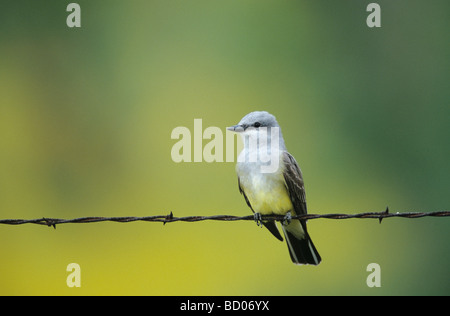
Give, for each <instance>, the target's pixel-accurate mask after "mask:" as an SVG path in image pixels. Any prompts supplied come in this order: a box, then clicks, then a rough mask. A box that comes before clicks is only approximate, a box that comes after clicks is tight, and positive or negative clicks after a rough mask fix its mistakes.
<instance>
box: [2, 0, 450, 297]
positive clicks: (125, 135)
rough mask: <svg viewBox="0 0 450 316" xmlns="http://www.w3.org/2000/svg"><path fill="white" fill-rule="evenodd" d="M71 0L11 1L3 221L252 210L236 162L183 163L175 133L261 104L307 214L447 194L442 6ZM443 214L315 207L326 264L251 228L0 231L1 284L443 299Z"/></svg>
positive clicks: (421, 201) (422, 205) (224, 120)
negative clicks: (294, 167)
mask: <svg viewBox="0 0 450 316" xmlns="http://www.w3.org/2000/svg"><path fill="white" fill-rule="evenodd" d="M69 2H71V1H61V0H54V1H44V0H41V1H35V0H29V1H22V0H14V1H3V2H2V4H1V5H0V218H3V219H4V218H27V219H30V218H42V217H56V218H74V217H81V216H147V215H160V214H161V215H165V214H168V213H169V212H170V211H172V212H173V213H174V215H175V216H187V215H214V214H232V215H249V214H251V211H250V210H249V209H248V207H247V206H246V204H245V201H244V199H243V197H242V196H240V194H239V191H238V187H237V180H236V175H235V171H234V163H205V162H203V163H180V164H176V163H174V162H173V161H172V160H171V156H170V152H171V148H172V146H173V145H174V144H175V143H176V140H172V139H171V138H170V135H171V132H172V130H173V129H174V128H175V127H177V126H186V127H188V128H190V129H191V130H192V129H193V122H194V119H195V118H201V119H203V128H206V127H208V126H218V127H221V128H223V129H224V128H225V127H226V126H229V125H232V124H236V123H237V122H238V121H239V120H240V119H241V117H242V116H244V115H245V114H247V113H248V112H250V111H254V110H267V111H269V112H271V113H273V114H274V115H275V116H276V117H277V119H278V121H279V123H280V124H281V126H282V127H283V134H284V138H285V140H286V144H287V147H288V149H289V151H290V152H291V153H292V154H293V155H294V156H295V157H296V158H297V161H298V162H299V164H300V166H301V168H302V170H303V173H304V178H305V183H306V190H307V200H308V208H309V212H310V213H334V212H342V213H358V212H366V211H383V210H384V208H385V207H386V205H389V207H390V208H391V211H393V212H395V211H400V212H405V211H434V210H444V209H448V208H449V207H450V194H449V188H450V177H449V175H450V167H449V155H450V144H449V135H450V124H449V123H450V108H449V107H450V105H449V101H450V75H449V74H450V58H449V56H450V42H449V31H450V20H449V18H448V12H449V11H450V3H449V2H448V1H447V0H442V1H439V0H433V1H413V0H408V1H406V0H404V1H402V0H397V1H377V3H379V4H380V6H381V10H382V11H381V19H382V20H381V21H382V27H381V28H377V29H371V28H368V27H367V25H366V18H367V15H368V13H367V12H366V6H367V4H368V3H370V2H371V1H365V2H364V1H357V0H352V1H350V0H347V1H312V0H311V1H279V0H277V1H275V0H273V1H260V0H259V1H256V0H255V1H237V0H236V1H220V2H219V1H194V0H192V1H148V0H142V1H118V0H115V1H86V0H80V1H76V2H77V3H79V4H80V6H81V23H82V24H81V25H82V27H81V28H78V29H71V28H68V27H67V26H66V18H67V15H68V14H69V13H68V12H66V6H67V4H68V3H69ZM207 142H208V141H204V144H205V143H207ZM449 225H450V219H447V218H423V219H397V218H392V219H386V220H384V221H383V223H382V224H381V225H380V224H379V223H378V220H369V219H366V220H358V219H353V220H340V221H336V220H327V219H318V220H311V221H310V222H309V225H308V226H309V231H310V234H311V236H312V238H313V240H314V243H315V244H316V246H317V248H318V250H319V252H320V254H321V255H322V258H323V262H322V263H321V264H320V265H319V266H318V267H311V266H300V267H299V266H295V265H293V264H292V263H291V261H290V258H289V254H288V251H287V247H286V245H284V244H282V243H280V242H279V241H278V240H276V239H275V238H273V237H272V236H271V235H270V233H268V232H267V231H266V230H264V229H260V228H258V227H257V226H256V225H255V224H254V223H253V222H233V223H227V222H211V221H208V222H200V223H173V224H168V225H165V226H163V225H162V224H158V223H143V222H135V223H128V224H121V223H96V224H83V225H81V224H80V225H78V224H66V225H59V226H57V229H56V230H54V229H53V228H47V227H45V226H38V225H31V224H27V225H21V226H7V225H1V226H0V238H1V243H0V256H1V257H0V294H2V295H55V294H56V295H103V294H106V295H110V294H111V295H112V294H114V295H122V294H123V295H132V294H133V295H136V294H138V295H141V294H142V295H315V294H325V295H335V294H337V295H347V294H352V295H419V294H424V295H427V294H430V295H431V294H433V295H436V294H438V295H449V294H450V282H449V268H448V267H449V265H450V244H449V237H450V233H449ZM71 262H76V263H78V264H79V265H80V266H81V288H69V287H67V285H66V277H67V276H68V274H69V273H68V272H66V266H67V265H68V264H69V263H71ZM372 262H375V263H378V264H379V265H380V266H381V285H382V286H381V288H369V287H367V285H366V278H367V276H368V275H369V272H366V267H367V265H368V264H369V263H372Z"/></svg>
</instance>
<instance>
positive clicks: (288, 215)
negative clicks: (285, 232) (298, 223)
mask: <svg viewBox="0 0 450 316" xmlns="http://www.w3.org/2000/svg"><path fill="white" fill-rule="evenodd" d="M291 221H292V214H291V212H287V213H286V215H284V218H283V221H282V222H281V224H283V226H287V225H289V224H290V223H291Z"/></svg>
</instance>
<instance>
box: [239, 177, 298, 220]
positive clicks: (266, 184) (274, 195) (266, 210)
mask: <svg viewBox="0 0 450 316" xmlns="http://www.w3.org/2000/svg"><path fill="white" fill-rule="evenodd" d="M249 180H250V181H248V182H247V183H245V184H244V185H243V190H244V192H245V194H246V195H247V198H248V199H249V202H250V204H251V205H252V208H253V210H254V211H255V212H258V213H261V214H263V215H268V214H276V215H285V214H286V213H287V212H289V211H292V212H293V207H292V202H291V199H290V197H289V193H288V191H287V189H286V186H285V183H284V178H283V175H282V174H281V173H279V174H278V175H277V176H275V175H272V176H269V177H264V176H261V177H253V178H252V179H249Z"/></svg>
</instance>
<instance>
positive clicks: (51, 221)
mask: <svg viewBox="0 0 450 316" xmlns="http://www.w3.org/2000/svg"><path fill="white" fill-rule="evenodd" d="M445 216H450V211H435V212H407V213H398V212H396V213H389V208H386V211H384V212H366V213H359V214H339V213H338V214H303V215H296V216H292V219H303V220H312V219H318V218H326V219H350V218H375V219H378V220H379V221H380V223H381V220H382V219H384V218H391V217H401V218H421V217H445ZM284 219H285V217H284V216H282V215H262V216H261V220H263V221H265V220H271V221H283V220H284ZM207 220H212V221H253V220H255V217H254V216H253V215H247V216H234V215H212V216H185V217H174V216H173V214H172V212H170V214H169V215H155V216H143V217H135V216H123V217H79V218H73V219H59V218H46V217H42V218H37V219H0V224H6V225H22V224H38V225H47V226H53V227H54V228H56V225H59V224H68V223H76V224H85V223H98V222H118V223H130V222H136V221H143V222H160V223H163V224H166V223H173V222H200V221H207Z"/></svg>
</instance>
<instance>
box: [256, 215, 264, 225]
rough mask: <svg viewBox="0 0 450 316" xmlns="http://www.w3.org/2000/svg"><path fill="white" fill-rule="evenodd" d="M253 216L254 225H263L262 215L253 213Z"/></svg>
mask: <svg viewBox="0 0 450 316" xmlns="http://www.w3.org/2000/svg"><path fill="white" fill-rule="evenodd" d="M254 218H255V222H256V225H258V226H261V227H262V226H263V225H262V216H261V213H255V215H254Z"/></svg>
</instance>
